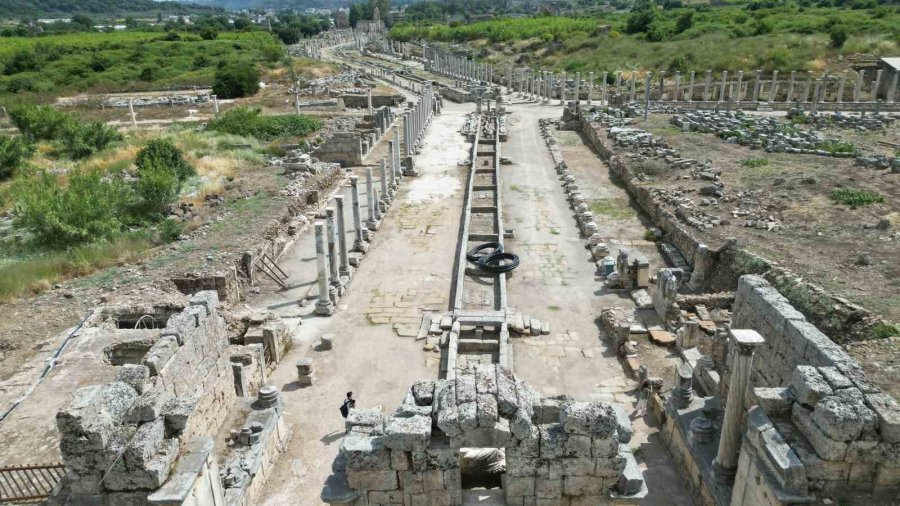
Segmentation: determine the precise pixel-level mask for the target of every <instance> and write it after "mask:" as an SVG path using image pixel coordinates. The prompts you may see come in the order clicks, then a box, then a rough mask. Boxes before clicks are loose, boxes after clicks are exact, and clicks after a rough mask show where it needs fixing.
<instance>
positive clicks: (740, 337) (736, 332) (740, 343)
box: [728, 329, 766, 355]
mask: <svg viewBox="0 0 900 506" xmlns="http://www.w3.org/2000/svg"><path fill="white" fill-rule="evenodd" d="M728 337H729V339H730V340H731V342H732V343H734V344H735V345H736V348H735V349H736V350H737V351H738V352H739V353H740V354H741V355H752V354H753V353H754V351H756V347H757V346H759V345H761V344H763V343H765V342H766V340H765V339H763V336H761V335H759V332H757V331H755V330H753V329H729V330H728Z"/></svg>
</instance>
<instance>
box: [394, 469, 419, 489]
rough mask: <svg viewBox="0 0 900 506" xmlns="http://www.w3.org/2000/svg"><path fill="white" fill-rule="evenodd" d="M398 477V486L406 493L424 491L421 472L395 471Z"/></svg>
mask: <svg viewBox="0 0 900 506" xmlns="http://www.w3.org/2000/svg"><path fill="white" fill-rule="evenodd" d="M397 475H398V476H399V478H400V488H402V489H403V492H405V493H407V494H421V493H422V492H424V491H425V484H424V482H423V479H422V473H417V472H415V471H400V472H398V473H397Z"/></svg>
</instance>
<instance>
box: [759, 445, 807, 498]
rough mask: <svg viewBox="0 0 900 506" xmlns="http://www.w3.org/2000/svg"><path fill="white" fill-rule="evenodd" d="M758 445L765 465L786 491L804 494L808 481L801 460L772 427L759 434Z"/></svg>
mask: <svg viewBox="0 0 900 506" xmlns="http://www.w3.org/2000/svg"><path fill="white" fill-rule="evenodd" d="M760 446H761V447H762V450H763V451H762V456H763V459H764V461H765V463H766V467H768V468H769V470H770V471H771V472H772V473H774V475H775V478H776V479H777V480H778V483H779V484H781V486H782V487H783V488H784V489H785V490H786V491H788V492H791V493H793V494H796V495H806V494H807V493H808V491H809V482H808V481H807V479H806V468H805V467H803V462H801V461H800V458H799V457H798V456H797V454H796V453H795V452H794V450H792V449H791V447H790V446H789V445H788V444H787V443H786V442H785V441H784V439H783V438H782V437H781V435H780V434H779V433H778V431H776V430H775V429H774V428H769V429H766V430H765V431H763V432H762V434H760Z"/></svg>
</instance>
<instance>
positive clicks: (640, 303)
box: [631, 288, 653, 309]
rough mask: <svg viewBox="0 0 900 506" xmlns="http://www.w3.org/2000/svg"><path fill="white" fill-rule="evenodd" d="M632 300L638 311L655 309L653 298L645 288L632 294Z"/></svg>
mask: <svg viewBox="0 0 900 506" xmlns="http://www.w3.org/2000/svg"><path fill="white" fill-rule="evenodd" d="M631 300H633V301H634V303H635V305H636V306H637V308H638V309H651V308H653V298H652V297H650V294H649V293H647V290H644V289H643V288H641V289H640V290H634V291H633V292H631Z"/></svg>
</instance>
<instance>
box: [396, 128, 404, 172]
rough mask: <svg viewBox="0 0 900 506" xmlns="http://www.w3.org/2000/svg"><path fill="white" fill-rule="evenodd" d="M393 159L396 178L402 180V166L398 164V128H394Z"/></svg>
mask: <svg viewBox="0 0 900 506" xmlns="http://www.w3.org/2000/svg"><path fill="white" fill-rule="evenodd" d="M394 160H395V163H396V165H397V179H398V180H402V179H403V167H402V166H401V165H400V132H399V131H398V130H394ZM397 184H399V183H397Z"/></svg>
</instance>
